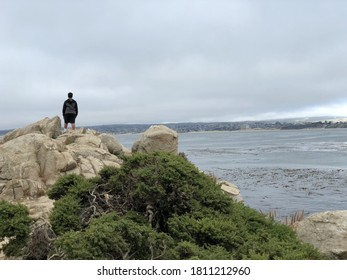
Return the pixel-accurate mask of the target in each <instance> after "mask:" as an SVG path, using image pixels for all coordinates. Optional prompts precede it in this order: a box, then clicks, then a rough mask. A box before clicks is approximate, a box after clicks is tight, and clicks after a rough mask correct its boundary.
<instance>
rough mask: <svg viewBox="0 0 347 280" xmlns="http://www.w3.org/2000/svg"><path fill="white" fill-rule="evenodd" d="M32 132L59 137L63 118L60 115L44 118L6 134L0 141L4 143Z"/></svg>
mask: <svg viewBox="0 0 347 280" xmlns="http://www.w3.org/2000/svg"><path fill="white" fill-rule="evenodd" d="M30 133H35V134H44V135H47V136H48V137H50V138H57V137H58V136H59V135H60V134H61V120H60V118H59V117H58V116H55V117H53V118H51V119H50V118H44V119H43V120H40V121H38V122H35V123H33V124H30V125H28V126H26V127H24V128H18V129H15V130H13V131H11V132H9V133H7V134H5V135H4V136H3V137H2V139H1V140H0V141H1V143H4V142H7V141H10V140H12V139H15V138H17V137H19V136H22V135H26V134H30ZM1 143H0V144H1Z"/></svg>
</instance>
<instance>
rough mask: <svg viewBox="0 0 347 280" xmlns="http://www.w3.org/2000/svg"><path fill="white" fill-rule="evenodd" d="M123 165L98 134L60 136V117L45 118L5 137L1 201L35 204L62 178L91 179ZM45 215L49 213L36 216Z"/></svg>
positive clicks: (82, 132) (80, 132) (0, 146)
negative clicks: (110, 167)
mask: <svg viewBox="0 0 347 280" xmlns="http://www.w3.org/2000/svg"><path fill="white" fill-rule="evenodd" d="M45 125H46V126H45ZM58 127H59V131H58ZM121 163H122V161H121V160H120V159H119V158H118V157H117V156H116V155H114V154H112V153H110V152H109V148H108V146H107V144H105V143H104V141H103V140H102V138H101V137H100V136H99V133H97V132H96V131H92V130H87V129H78V130H71V131H69V132H68V133H64V134H61V135H60V119H59V117H55V118H52V119H48V118H46V119H44V120H42V121H39V122H36V123H35V124H32V125H29V126H28V127H26V128H24V129H18V130H15V131H12V132H10V133H8V134H6V135H5V136H4V137H3V142H2V143H0V199H5V200H7V201H15V202H21V203H24V202H25V201H30V203H32V205H35V203H36V201H37V200H38V199H42V198H41V197H42V196H45V194H46V192H47V190H48V189H49V188H50V186H52V185H53V184H54V183H55V182H56V180H57V179H58V178H59V177H60V176H61V175H64V174H70V173H74V174H80V175H82V176H85V177H86V178H90V177H94V176H96V175H98V173H99V171H100V170H101V169H102V168H103V167H104V166H106V165H108V166H115V167H120V164H121ZM41 208H42V207H41ZM41 208H40V209H41ZM35 209H36V208H35ZM47 209H49V207H46V208H42V211H46V210H47ZM42 215H43V216H45V215H46V213H42V214H40V213H35V214H33V216H42Z"/></svg>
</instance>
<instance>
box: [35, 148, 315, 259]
mask: <svg viewBox="0 0 347 280" xmlns="http://www.w3.org/2000/svg"><path fill="white" fill-rule="evenodd" d="M49 197H50V198H52V199H55V200H56V201H55V204H54V209H53V211H52V214H51V216H50V226H49V227H47V226H46V227H42V230H44V231H46V232H45V234H41V236H48V235H49V236H50V240H51V241H52V242H45V244H47V246H46V248H45V249H44V250H43V251H44V252H46V253H45V257H43V254H42V252H43V251H41V253H37V257H36V258H40V259H41V258H49V259H90V260H92V259H120V260H121V259H206V260H207V259H321V258H322V256H321V255H320V254H319V253H318V252H317V251H316V250H315V249H314V248H313V247H312V246H310V245H308V244H302V243H301V242H300V241H299V240H298V239H297V237H296V235H295V233H294V231H293V230H292V229H291V228H290V227H288V226H286V225H283V224H280V223H278V222H275V221H273V220H271V219H268V218H267V217H266V216H265V215H264V214H262V213H259V212H257V211H256V210H254V209H251V208H249V207H247V206H245V205H244V204H243V203H236V202H234V201H233V200H232V199H231V198H229V197H228V196H227V195H225V194H224V193H223V192H222V190H221V189H220V187H219V186H218V184H217V183H216V181H215V179H214V178H212V177H211V176H208V175H206V174H204V173H203V172H201V171H199V169H198V168H196V166H195V165H193V164H192V163H190V162H189V161H188V160H187V159H186V158H185V157H184V156H179V155H172V154H167V153H152V154H140V153H138V154H133V155H132V156H130V157H128V158H125V159H124V163H123V165H122V166H121V168H119V169H116V168H113V167H105V168H104V169H103V170H102V171H101V172H100V173H99V176H98V177H95V178H93V179H89V180H87V179H85V178H83V177H81V176H78V175H68V176H64V177H61V178H60V179H59V180H58V181H57V183H56V184H55V185H54V186H53V187H52V189H51V190H50V192H49ZM30 258H35V254H31V255H30Z"/></svg>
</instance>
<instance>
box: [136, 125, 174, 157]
mask: <svg viewBox="0 0 347 280" xmlns="http://www.w3.org/2000/svg"><path fill="white" fill-rule="evenodd" d="M132 151H133V152H141V153H151V152H156V151H165V152H169V153H173V154H177V153H178V135H177V132H176V131H174V130H172V129H170V128H168V127H167V126H164V125H152V126H151V127H150V128H149V129H148V130H146V131H145V132H144V133H143V134H142V136H141V138H140V139H139V140H138V141H136V142H135V143H134V145H133V147H132Z"/></svg>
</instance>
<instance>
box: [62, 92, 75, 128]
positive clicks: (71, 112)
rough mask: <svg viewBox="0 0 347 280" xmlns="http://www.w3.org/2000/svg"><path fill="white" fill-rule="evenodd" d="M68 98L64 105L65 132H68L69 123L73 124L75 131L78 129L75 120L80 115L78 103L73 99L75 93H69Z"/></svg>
mask: <svg viewBox="0 0 347 280" xmlns="http://www.w3.org/2000/svg"><path fill="white" fill-rule="evenodd" d="M67 96H68V99H66V100H65V102H64V104H63V117H64V132H66V130H67V126H68V124H69V123H71V127H72V129H73V130H74V129H75V128H76V125H75V120H76V117H77V115H78V105H77V102H76V100H74V99H72V96H73V93H72V92H69V93H68V95H67Z"/></svg>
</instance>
